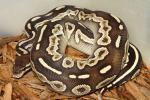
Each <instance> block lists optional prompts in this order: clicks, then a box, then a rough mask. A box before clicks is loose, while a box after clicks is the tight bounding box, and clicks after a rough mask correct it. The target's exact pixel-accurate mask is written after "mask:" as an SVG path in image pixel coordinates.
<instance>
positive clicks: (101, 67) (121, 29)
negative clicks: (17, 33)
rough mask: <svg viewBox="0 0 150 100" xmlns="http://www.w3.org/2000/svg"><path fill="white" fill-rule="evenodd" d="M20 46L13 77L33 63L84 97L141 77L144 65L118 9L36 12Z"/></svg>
mask: <svg viewBox="0 0 150 100" xmlns="http://www.w3.org/2000/svg"><path fill="white" fill-rule="evenodd" d="M25 30H26V35H27V39H24V40H21V41H20V42H19V43H18V44H17V46H16V60H15V64H14V67H13V77H14V78H20V77H22V76H23V75H24V74H25V73H26V72H28V71H29V70H30V69H32V70H33V71H34V72H35V74H36V75H37V76H38V78H39V79H40V80H41V81H42V82H44V83H46V84H48V86H49V88H50V89H51V90H53V91H55V92H58V93H61V94H64V95H68V96H74V97H80V96H83V95H87V94H90V93H93V92H96V91H97V90H99V91H100V92H101V93H104V91H106V90H109V89H111V88H113V87H117V86H120V85H122V84H123V83H125V82H127V81H129V80H130V79H133V78H134V77H136V76H137V75H138V74H139V72H140V68H141V66H142V65H143V62H142V57H141V54H140V52H139V50H138V49H137V48H136V47H135V46H134V45H133V44H131V43H130V42H129V39H128V37H129V36H128V31H127V28H126V26H125V24H124V22H123V21H122V20H121V19H120V18H118V17H116V16H115V15H113V14H111V13H107V12H103V11H92V10H89V9H85V8H84V9H82V8H77V7H75V6H71V5H65V6H59V7H56V8H54V9H53V10H51V11H50V12H48V13H46V14H43V15H38V16H35V17H32V18H31V19H29V20H28V21H27V23H26V25H25Z"/></svg>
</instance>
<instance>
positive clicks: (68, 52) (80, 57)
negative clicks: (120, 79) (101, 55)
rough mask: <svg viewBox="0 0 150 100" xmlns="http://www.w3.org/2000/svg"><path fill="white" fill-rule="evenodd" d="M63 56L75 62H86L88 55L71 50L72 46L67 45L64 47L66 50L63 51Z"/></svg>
mask: <svg viewBox="0 0 150 100" xmlns="http://www.w3.org/2000/svg"><path fill="white" fill-rule="evenodd" d="M65 55H66V56H69V57H71V58H74V59H77V60H87V59H88V58H89V55H88V54H86V53H84V52H82V51H79V50H77V49H75V48H73V47H72V46H68V45H67V46H66V49H65Z"/></svg>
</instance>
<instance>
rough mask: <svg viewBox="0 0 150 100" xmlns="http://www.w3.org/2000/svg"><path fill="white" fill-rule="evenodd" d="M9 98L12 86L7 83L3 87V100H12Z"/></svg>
mask: <svg viewBox="0 0 150 100" xmlns="http://www.w3.org/2000/svg"><path fill="white" fill-rule="evenodd" d="M11 96H12V84H11V83H8V84H6V85H5V88H4V95H3V100H12V99H11Z"/></svg>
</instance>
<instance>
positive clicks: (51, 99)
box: [0, 35, 150, 100]
mask: <svg viewBox="0 0 150 100" xmlns="http://www.w3.org/2000/svg"><path fill="white" fill-rule="evenodd" d="M23 38H25V35H18V36H12V37H0V100H98V93H93V94H90V95H87V96H83V97H80V98H72V97H67V96H64V95H61V94H58V93H55V92H53V91H50V90H49V89H48V87H47V86H45V84H43V83H42V82H40V81H39V80H38V78H37V77H36V75H35V74H34V73H33V72H32V71H31V72H29V73H27V74H26V75H25V76H24V77H23V78H20V79H14V78H13V77H12V68H13V63H14V59H15V55H16V52H15V47H16V44H17V42H18V41H19V40H21V39H23ZM102 98H103V100H150V66H146V65H144V66H143V67H142V70H141V72H140V75H139V76H138V77H136V78H134V79H133V80H131V81H129V82H127V83H125V84H123V85H122V86H120V87H117V88H114V89H112V90H110V91H107V92H105V93H104V95H103V96H102Z"/></svg>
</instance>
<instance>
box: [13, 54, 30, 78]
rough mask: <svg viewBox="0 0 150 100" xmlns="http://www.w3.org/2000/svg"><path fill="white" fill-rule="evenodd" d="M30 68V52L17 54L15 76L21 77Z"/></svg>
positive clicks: (14, 67)
mask: <svg viewBox="0 0 150 100" xmlns="http://www.w3.org/2000/svg"><path fill="white" fill-rule="evenodd" d="M29 70H30V59H29V54H27V55H22V56H16V60H15V64H14V66H13V77H14V78H21V77H22V76H23V75H24V74H25V73H26V72H28V71H29Z"/></svg>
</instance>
